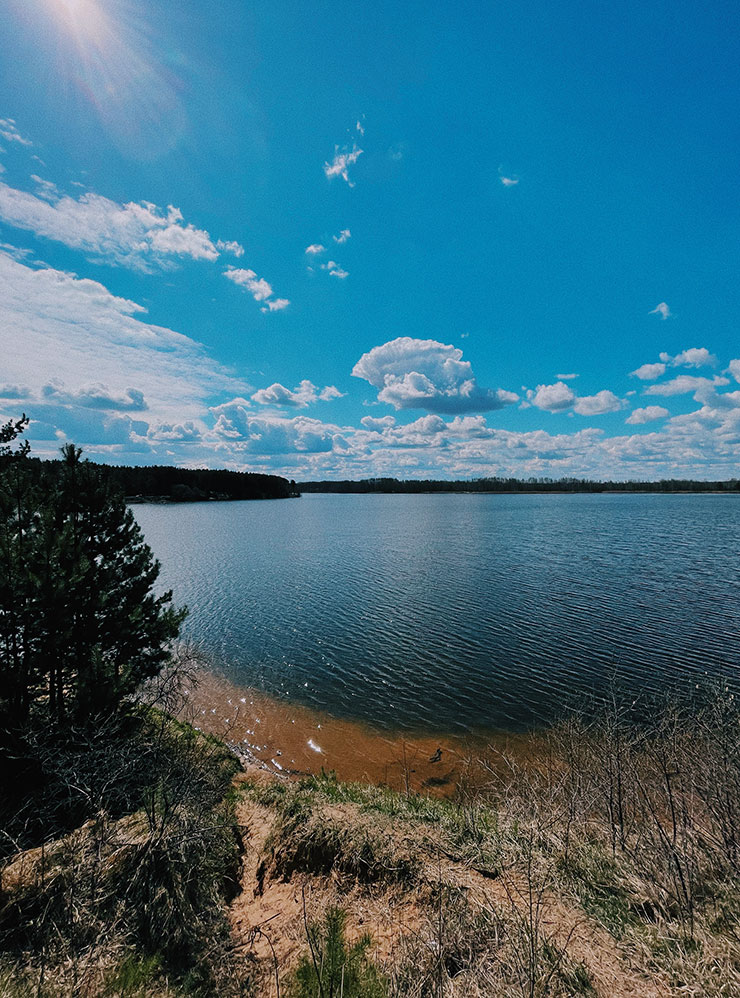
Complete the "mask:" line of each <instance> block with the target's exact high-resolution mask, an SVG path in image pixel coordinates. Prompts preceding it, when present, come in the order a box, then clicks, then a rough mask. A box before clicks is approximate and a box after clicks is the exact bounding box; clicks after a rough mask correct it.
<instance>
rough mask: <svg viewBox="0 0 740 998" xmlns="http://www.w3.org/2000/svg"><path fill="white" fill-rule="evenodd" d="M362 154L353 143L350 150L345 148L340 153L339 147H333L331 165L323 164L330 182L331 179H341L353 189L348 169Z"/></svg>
mask: <svg viewBox="0 0 740 998" xmlns="http://www.w3.org/2000/svg"><path fill="white" fill-rule="evenodd" d="M362 153H363V150H362V149H360V148H358V146H357V145H356V144H355V143H354V142H353V143H352V149H350V150H348V149H347V147H346V146H345V147H344V148H343V149H342V150H341V152H340V149H339V146H334V159H333V160H332V161H331V163H328V162H327V163H324V173H325V174H326V176H327V177H328V178H329V179H330V180H331V179H332V177H341V178H342V180H344V181H345V182H346V183H347V184H349V186H350V187H354V186H355V185H354V183H353V182H352V181H351V180H350V179H349V167H350V166H354V164H355V163H356V162H357V160H358V159H359V158H360V156H361V155H362Z"/></svg>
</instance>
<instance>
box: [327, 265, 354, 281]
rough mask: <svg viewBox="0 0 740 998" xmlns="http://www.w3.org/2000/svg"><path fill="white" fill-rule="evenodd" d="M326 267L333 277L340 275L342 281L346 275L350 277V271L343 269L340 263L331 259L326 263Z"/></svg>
mask: <svg viewBox="0 0 740 998" xmlns="http://www.w3.org/2000/svg"><path fill="white" fill-rule="evenodd" d="M326 269H327V270H328V271H329V274H330V276H331V277H338V278H339V280H340V281H343V280H344V279H345V277H349V271H348V270H343V269H342V268H341V267H340V266H339V264H338V263H335V262H334V261H333V260H330V261H329V262H328V263H327V264H326Z"/></svg>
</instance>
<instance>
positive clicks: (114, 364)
mask: <svg viewBox="0 0 740 998" xmlns="http://www.w3.org/2000/svg"><path fill="white" fill-rule="evenodd" d="M0 285H1V286H2V288H3V294H2V295H1V296H0V350H1V351H2V356H3V361H2V368H3V377H4V378H5V379H6V380H7V381H8V382H9V384H10V385H11V386H15V387H17V386H20V385H22V386H24V388H23V389H20V388H19V389H18V393H17V397H18V398H19V400H21V401H22V405H23V407H24V409H26V411H27V412H28V414H29V415H30V416H31V418H32V420H33V421H34V424H33V426H32V434H31V435H32V438H33V439H34V440H36V441H39V440H46V441H49V442H50V444H49V447H50V449H47V450H46V451H44V449H43V448H41V451H42V453H53V452H54V451H55V449H56V448H57V447H58V446H59V441H58V439H57V435H58V434H61V435H62V436H63V437H66V438H67V439H70V438H73V439H76V440H77V442H78V443H81V444H83V445H85V447H86V449H88V450H89V451H91V448H92V449H94V448H98V452H99V453H102V451H101V450H100V448H105V447H122V448H125V449H127V451H128V452H129V453H134V452H136V451H137V448H138V450H139V452H141V451H142V450H143V451H145V452H148V451H149V449H150V448H149V444H148V443H147V434H148V432H149V430H150V429H151V428H152V427H156V426H157V425H158V424H160V423H165V424H171V425H175V424H179V423H183V422H186V421H188V420H190V421H193V422H195V423H196V424H198V425H203V424H202V418H203V416H204V415H206V414H207V408H206V400H207V399H208V398H209V397H211V396H213V395H215V394H216V393H221V392H223V391H232V392H235V391H238V390H239V389H240V387H241V386H242V382H240V381H239V380H238V379H236V378H234V377H233V375H232V374H231V373H230V372H229V371H228V370H226V369H225V368H223V367H222V366H221V365H219V364H217V363H216V362H215V361H214V360H213V359H212V358H211V357H210V356H209V355H208V353H207V352H206V350H205V349H204V347H203V346H202V345H201V344H199V343H197V342H195V341H194V340H192V339H190V338H189V337H187V336H183V335H182V334H181V333H177V332H175V331H174V330H171V329H166V328H163V327H161V326H155V325H153V324H151V323H148V322H146V321H144V319H143V315H144V313H145V311H146V310H145V309H144V308H143V307H142V306H141V305H139V304H137V303H136V302H134V301H130V300H128V299H125V298H120V297H117V296H115V295H113V294H111V292H110V291H109V290H108V289H107V288H106V287H105V286H104V285H102V284H100V283H99V282H97V281H91V280H87V279H80V278H77V277H75V276H74V275H71V274H66V273H63V272H62V271H59V270H54V269H52V268H49V267H44V268H36V269H34V268H31V267H28V266H26V265H25V264H23V263H21V262H19V261H17V260H14V259H13V258H12V257H11V256H10V255H9V254H7V253H3V252H0ZM21 391H22V392H23V398H22V399H20V392H21ZM34 449H35V450H36V451H37V452H38V448H37V445H36V444H34ZM91 452H93V451H91Z"/></svg>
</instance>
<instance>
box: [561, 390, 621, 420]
mask: <svg viewBox="0 0 740 998" xmlns="http://www.w3.org/2000/svg"><path fill="white" fill-rule="evenodd" d="M573 408H574V409H575V411H576V412H577V413H578V414H579V415H580V416H602V415H603V414H604V413H607V412H617V411H618V410H619V409H622V408H624V402H623V401H622V400H621V399H620V398H618V397H617V396H616V395H615V394H614V392H610V391H608V390H606V389H604V390H603V391H601V392H597V393H596V394H595V395H581V396H580V397H579V398H577V399H576V401H575V403H574V405H573Z"/></svg>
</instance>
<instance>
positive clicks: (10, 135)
mask: <svg viewBox="0 0 740 998" xmlns="http://www.w3.org/2000/svg"><path fill="white" fill-rule="evenodd" d="M0 136H2V138H4V139H5V141H6V142H17V143H18V144H19V145H21V146H32V145H33V142H31V140H30V139H27V138H24V136H22V135H21V133H20V132H19V131H18V128H17V126H16V123H15V118H0Z"/></svg>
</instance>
